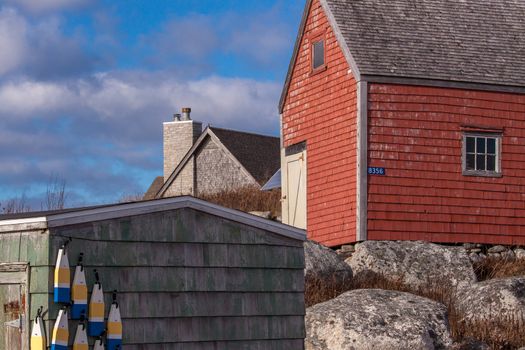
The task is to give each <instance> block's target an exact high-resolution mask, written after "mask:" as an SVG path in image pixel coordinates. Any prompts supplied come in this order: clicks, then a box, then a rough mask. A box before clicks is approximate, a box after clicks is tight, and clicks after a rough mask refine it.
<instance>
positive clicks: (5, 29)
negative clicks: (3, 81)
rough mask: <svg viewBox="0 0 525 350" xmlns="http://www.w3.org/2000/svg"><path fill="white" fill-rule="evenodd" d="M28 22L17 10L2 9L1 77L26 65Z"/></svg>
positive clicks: (0, 40) (0, 24)
mask: <svg viewBox="0 0 525 350" xmlns="http://www.w3.org/2000/svg"><path fill="white" fill-rule="evenodd" d="M27 29H28V28H27V22H26V20H25V19H24V18H23V17H21V16H20V15H19V14H18V13H17V12H16V11H15V10H13V9H10V8H2V9H0V76H1V75H3V74H5V73H7V72H10V71H11V70H13V69H15V68H17V67H19V66H20V65H22V64H23V63H24V60H25V57H26V52H27V45H26V35H27Z"/></svg>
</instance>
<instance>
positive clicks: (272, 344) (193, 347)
mask: <svg viewBox="0 0 525 350" xmlns="http://www.w3.org/2000/svg"><path fill="white" fill-rule="evenodd" d="M128 349H129V350H217V349H228V350H268V349H272V350H292V349H293V350H302V349H304V340H303V339H280V340H252V341H246V340H244V341H243V340H241V341H210V342H198V343H195V342H191V343H190V342H187V343H165V344H129V345H126V350H128Z"/></svg>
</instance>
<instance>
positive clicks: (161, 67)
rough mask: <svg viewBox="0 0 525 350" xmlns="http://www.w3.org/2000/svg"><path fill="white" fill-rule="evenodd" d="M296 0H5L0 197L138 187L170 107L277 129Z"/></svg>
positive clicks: (156, 170)
mask: <svg viewBox="0 0 525 350" xmlns="http://www.w3.org/2000/svg"><path fill="white" fill-rule="evenodd" d="M304 1H305V0H242V1H241V0H237V1H234V0H195V1H191V0H170V1H168V0H154V1H152V0H149V1H147V0H121V1H115V0H39V1H34V0H2V1H1V2H0V205H1V203H5V202H6V200H8V199H10V198H13V197H17V196H21V195H23V194H24V195H25V196H26V198H27V200H28V201H29V203H30V204H31V205H32V207H33V209H37V210H38V209H41V208H40V207H41V203H42V202H43V198H44V193H45V190H46V186H47V184H49V183H50V181H51V179H53V178H57V177H58V178H59V179H63V180H64V181H65V182H66V188H67V193H68V196H67V202H66V204H67V205H68V206H79V205H89V204H98V203H109V202H115V201H118V200H119V199H120V198H122V197H123V196H127V195H134V194H138V193H141V192H144V191H145V190H146V188H147V187H148V185H149V183H150V182H151V180H152V179H153V178H154V177H155V176H157V175H160V174H161V173H162V122H163V121H167V120H169V119H170V116H171V115H172V114H173V113H175V112H176V111H178V110H180V108H181V107H185V106H189V107H192V109H193V113H192V115H193V118H194V119H198V120H200V121H202V122H204V123H205V124H206V123H211V124H213V125H216V126H222V127H229V128H234V129H240V130H249V131H255V132H261V133H266V134H274V135H278V128H279V122H278V113H277V103H278V99H279V95H280V92H281V88H282V84H283V80H284V76H285V74H286V69H287V67H288V63H289V59H290V56H291V52H292V49H293V45H294V40H295V36H296V34H297V28H298V26H299V22H300V17H301V14H302V10H303V6H304ZM0 210H1V207H0Z"/></svg>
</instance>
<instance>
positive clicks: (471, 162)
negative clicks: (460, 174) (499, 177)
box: [466, 154, 476, 170]
mask: <svg viewBox="0 0 525 350" xmlns="http://www.w3.org/2000/svg"><path fill="white" fill-rule="evenodd" d="M474 157H475V156H474V155H473V154H467V164H466V166H467V170H475V169H476V164H475V159H474Z"/></svg>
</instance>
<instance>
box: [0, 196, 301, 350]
mask: <svg viewBox="0 0 525 350" xmlns="http://www.w3.org/2000/svg"><path fill="white" fill-rule="evenodd" d="M69 238H72V241H71V243H70V244H69V246H68V251H69V253H68V254H69V259H70V264H71V265H74V264H75V263H76V259H77V257H78V255H79V253H81V252H83V253H84V266H85V268H86V275H87V276H86V277H87V284H88V288H89V291H91V288H92V285H93V283H94V281H95V278H94V273H93V270H94V269H97V270H98V272H99V274H100V278H101V282H102V285H103V287H104V290H105V292H106V295H105V298H106V317H107V313H108V310H109V305H110V303H111V291H112V290H115V289H116V290H118V292H119V294H118V296H119V303H120V306H121V313H122V322H123V328H124V335H123V343H124V348H125V349H141V350H147V349H186V350H187V349H261V350H262V349H286V350H288V349H303V338H304V335H305V330H304V278H303V267H304V253H303V240H304V239H305V233H304V231H302V230H299V229H295V228H292V227H289V226H286V225H282V224H279V223H276V222H272V221H268V220H265V219H262V218H259V217H256V216H252V215H249V214H245V213H242V212H239V211H234V210H230V209H226V208H223V207H220V206H217V205H214V204H210V203H207V202H204V201H201V200H198V199H195V198H193V197H177V198H169V199H161V200H154V201H147V202H137V203H128V204H118V205H111V206H103V207H93V208H84V209H76V210H65V211H60V212H48V213H30V214H23V215H14V216H0V263H1V264H0V303H1V304H2V307H0V320H1V322H2V323H1V328H0V344H1V345H0V348H2V349H9V350H15V349H28V340H29V331H28V330H29V327H30V324H31V321H32V320H33V319H34V318H35V316H36V313H37V309H38V308H39V307H40V306H43V307H44V310H48V312H47V313H46V315H45V317H44V319H45V324H46V333H47V336H48V341H49V337H50V333H51V332H50V330H51V329H52V326H53V322H54V319H55V318H56V316H57V314H58V310H59V306H58V305H56V304H54V303H53V294H52V292H53V270H54V264H55V259H56V255H57V252H58V249H59V248H60V246H61V245H62V243H63V242H64V241H66V240H68V239H69ZM73 270H74V269H73V266H72V272H73ZM75 329H76V326H75V323H74V322H73V321H70V343H71V342H72V338H73V334H74V330H75ZM93 340H94V339H91V342H92V341H93Z"/></svg>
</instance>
